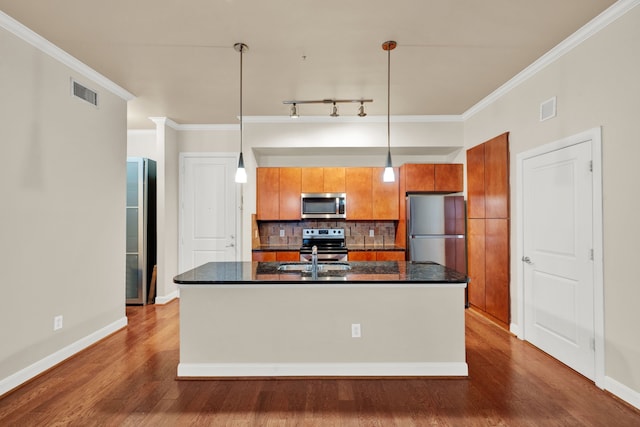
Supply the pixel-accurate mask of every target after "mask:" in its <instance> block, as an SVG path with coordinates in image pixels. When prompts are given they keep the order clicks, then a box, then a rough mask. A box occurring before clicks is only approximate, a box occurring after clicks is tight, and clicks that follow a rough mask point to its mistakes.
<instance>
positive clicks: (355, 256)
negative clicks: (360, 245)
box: [347, 251, 376, 261]
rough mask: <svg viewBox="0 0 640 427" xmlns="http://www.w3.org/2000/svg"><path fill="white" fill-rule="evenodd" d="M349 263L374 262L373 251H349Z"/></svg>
mask: <svg viewBox="0 0 640 427" xmlns="http://www.w3.org/2000/svg"><path fill="white" fill-rule="evenodd" d="M347 256H348V258H349V261H375V260H376V252H375V251H349V255H347Z"/></svg>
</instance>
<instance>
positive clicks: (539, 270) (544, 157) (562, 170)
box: [522, 141, 595, 379]
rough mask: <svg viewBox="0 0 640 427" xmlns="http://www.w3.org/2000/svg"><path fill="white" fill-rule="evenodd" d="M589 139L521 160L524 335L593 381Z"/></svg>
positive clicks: (591, 217) (592, 284) (592, 288)
mask: <svg viewBox="0 0 640 427" xmlns="http://www.w3.org/2000/svg"><path fill="white" fill-rule="evenodd" d="M591 144H592V142H591V141H586V142H581V143H579V144H576V145H571V146H568V147H565V148H561V149H558V150H555V151H551V152H548V153H545V154H540V155H538V156H535V157H531V158H528V159H525V160H524V162H523V174H522V179H523V190H524V191H523V215H522V218H523V257H522V261H523V267H524V338H525V339H526V340H527V341H530V342H531V343H532V344H534V345H535V346H537V347H539V348H540V349H542V350H544V351H545V352H547V353H549V354H550V355H551V356H553V357H555V358H556V359H558V360H560V361H561V362H563V363H565V364H567V365H568V366H570V367H571V368H573V369H575V370H576V371H578V372H580V373H581V374H583V375H584V376H586V377H588V378H590V379H594V376H595V347H594V268H593V208H592V203H593V189H592V187H593V179H592V176H591V175H592V172H591V168H592V167H591V165H592V163H591V160H592V159H591V156H592V154H591V152H592V150H591Z"/></svg>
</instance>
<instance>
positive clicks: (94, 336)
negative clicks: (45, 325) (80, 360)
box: [0, 317, 127, 396]
mask: <svg viewBox="0 0 640 427" xmlns="http://www.w3.org/2000/svg"><path fill="white" fill-rule="evenodd" d="M125 326H127V318H126V317H122V318H121V319H118V320H116V321H115V322H113V323H111V324H109V325H107V326H105V327H103V328H101V329H98V330H97V331H95V332H93V333H91V334H89V335H87V336H86V337H84V338H81V339H79V340H78V341H76V342H74V343H72V344H69V345H68V346H66V347H64V348H61V349H60V350H58V351H56V352H55V353H52V354H50V355H49V356H47V357H45V358H44V359H41V360H39V361H37V362H35V363H33V364H31V365H29V366H27V367H26V368H24V369H21V370H20V371H18V372H16V373H15V374H12V375H10V376H8V377H6V378H4V379H2V380H0V396H2V395H4V394H5V393H8V392H10V391H11V390H13V389H15V388H16V387H19V386H20V385H22V384H24V383H25V382H27V381H29V380H30V379H32V378H35V377H36V376H38V375H40V374H42V373H43V372H45V371H46V370H48V369H51V368H53V367H54V366H56V365H57V364H59V363H60V362H63V361H64V360H66V359H68V358H70V357H71V356H73V355H74V354H76V353H78V352H80V351H82V350H84V349H85V348H87V347H89V346H91V345H93V344H95V343H96V342H98V341H100V340H101V339H103V338H105V337H107V336H109V335H111V334H112V333H114V332H116V331H118V330H120V329H122V328H124V327H125Z"/></svg>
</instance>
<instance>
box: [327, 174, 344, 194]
mask: <svg viewBox="0 0 640 427" xmlns="http://www.w3.org/2000/svg"><path fill="white" fill-rule="evenodd" d="M323 169H324V178H323V182H324V191H325V192H326V193H344V192H345V191H347V189H346V186H345V174H346V168H323Z"/></svg>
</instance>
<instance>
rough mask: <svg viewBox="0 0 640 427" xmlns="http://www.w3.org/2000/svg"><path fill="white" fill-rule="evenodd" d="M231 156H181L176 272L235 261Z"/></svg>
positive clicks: (235, 195)
mask: <svg viewBox="0 0 640 427" xmlns="http://www.w3.org/2000/svg"><path fill="white" fill-rule="evenodd" d="M236 166H237V159H236V158H235V156H220V157H214V156H198V155H193V156H191V155H183V156H182V161H181V174H182V175H181V176H182V183H181V184H182V185H181V193H180V199H181V212H180V213H181V215H180V222H181V224H180V225H181V227H180V234H181V235H180V272H184V271H187V270H190V269H192V268H194V267H198V266H200V265H202V264H205V263H207V262H210V261H236V260H237V258H238V253H239V252H238V243H237V242H239V241H240V239H239V238H238V236H237V234H238V231H237V229H238V224H239V221H238V217H239V213H240V211H239V203H238V201H239V196H238V184H236V183H235V182H234V175H235V171H236Z"/></svg>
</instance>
